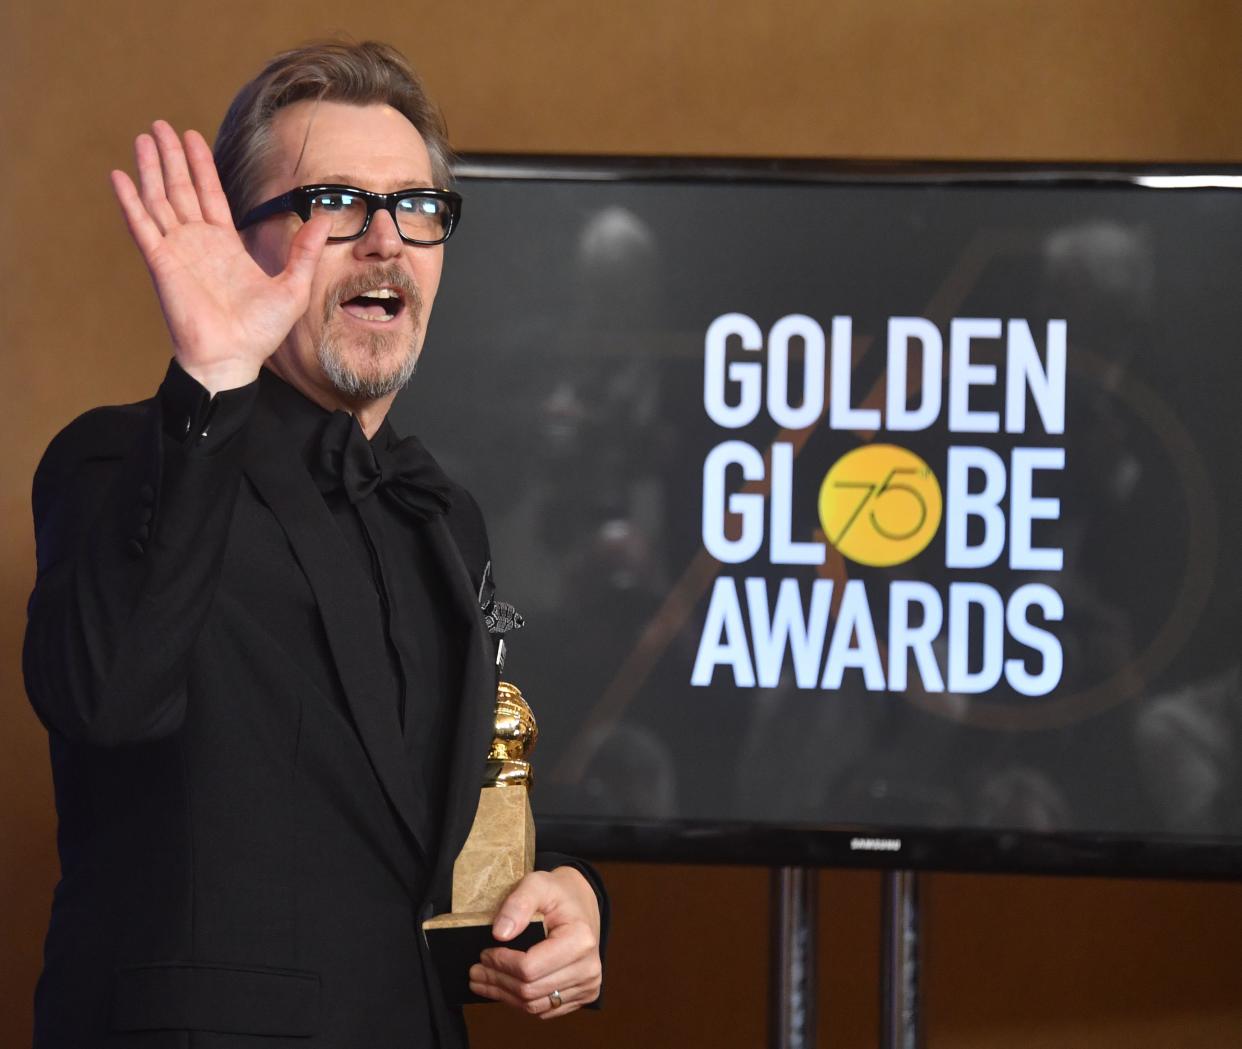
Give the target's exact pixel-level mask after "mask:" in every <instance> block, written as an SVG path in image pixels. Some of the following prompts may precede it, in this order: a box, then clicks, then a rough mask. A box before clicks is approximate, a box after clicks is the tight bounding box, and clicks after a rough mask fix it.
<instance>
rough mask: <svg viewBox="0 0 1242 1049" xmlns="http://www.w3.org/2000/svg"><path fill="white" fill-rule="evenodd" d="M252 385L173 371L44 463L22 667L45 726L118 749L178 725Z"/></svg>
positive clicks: (56, 446) (54, 449)
mask: <svg viewBox="0 0 1242 1049" xmlns="http://www.w3.org/2000/svg"><path fill="white" fill-rule="evenodd" d="M258 385H259V384H258V382H255V383H252V384H251V385H249V386H245V387H242V388H240V389H238V390H230V391H226V392H222V393H220V394H218V395H217V396H216V397H214V398H213V397H211V396H210V395H209V394H208V393H207V391H206V390H205V389H203V387H201V386H200V385H199V384H198V383H197V382H195V381H194V380H193V379H191V378H190V377H189V376H188V375H187V374H186V373H185V372H184V371H182V370H181V369H180V367H179V366H178V365H177V364H176V362H173V364H172V365H170V367H169V370H168V374H167V376H166V377H165V379H164V382H163V383H162V384H161V386H160V390H159V392H158V394H157V395H156V396H155V398H153V399H152V400H150V401H147V402H143V403H142V404H138V405H131V406H127V407H122V408H100V409H96V410H95V411H93V412H88V413H87V414H86V415H83V416H81V417H80V418H78V419H77V420H75V421H74V422H73V423H71V424H70V425H69V426H68V427H66V428H65V430H63V431H62V432H61V433H60V434H59V435H58V436H57V437H56V438H55V439H54V440H53V441H52V444H51V445H50V446H49V448H48V450H47V452H46V453H45V454H44V457H43V460H42V462H41V463H40V464H39V467H38V470H37V471H36V473H35V479H34V491H33V505H34V519H35V545H36V557H37V561H38V574H37V577H36V581H35V587H34V592H33V593H32V594H31V597H30V602H29V604H28V606H27V628H26V641H25V646H24V649H23V670H24V673H25V678H26V691H27V693H28V695H29V697H30V701H31V704H32V705H33V707H34V709H35V712H36V713H37V714H38V716H39V718H40V720H41V721H42V722H43V723H44V725H45V726H46V727H47V728H48V729H49V731H52V732H56V733H59V734H61V735H63V736H64V737H66V738H67V739H70V740H73V741H77V742H84V743H92V744H98V745H102V746H113V745H118V744H123V743H136V742H143V741H147V740H152V739H157V738H160V737H163V736H166V735H168V734H170V733H172V732H174V731H176V729H177V728H178V727H179V726H180V724H181V722H182V719H183V717H184V715H185V704H186V668H187V665H188V661H189V657H190V653H191V651H192V649H193V647H194V643H195V640H196V638H197V636H198V633H199V631H200V629H201V628H202V625H203V622H204V620H205V618H206V615H207V611H208V609H209V608H210V605H211V601H212V597H213V593H214V586H215V581H216V579H217V577H218V575H219V570H220V565H221V562H222V559H223V555H224V549H225V544H226V542H227V538H228V532H229V525H230V523H231V519H232V514H233V507H234V504H235V501H236V496H237V491H238V488H239V485H240V481H241V468H242V458H243V452H244V448H245V443H246V442H245V437H246V432H247V429H248V427H247V423H248V421H249V418H250V415H251V414H252V411H253V405H254V402H255V399H256V396H257V393H258Z"/></svg>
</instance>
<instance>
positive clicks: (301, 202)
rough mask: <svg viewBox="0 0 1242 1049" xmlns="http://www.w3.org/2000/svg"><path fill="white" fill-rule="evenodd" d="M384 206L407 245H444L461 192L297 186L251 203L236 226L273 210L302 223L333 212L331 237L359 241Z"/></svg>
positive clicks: (458, 213)
mask: <svg viewBox="0 0 1242 1049" xmlns="http://www.w3.org/2000/svg"><path fill="white" fill-rule="evenodd" d="M381 209H382V210H384V211H386V212H388V214H390V215H391V216H392V219H393V222H394V223H396V226H397V232H398V233H399V234H400V235H401V239H402V240H403V241H405V243H406V244H418V245H422V246H424V247H429V246H430V245H432V244H443V243H444V242H445V241H446V240H448V239H449V237H450V236H452V233H453V229H454V227H456V225H457V220H458V218H459V217H460V216H461V194H459V193H454V192H453V191H452V190H450V189H399V190H397V191H396V192H395V193H372V192H371V191H370V190H367V189H358V188H357V187H356V186H337V185H324V186H298V187H297V188H296V189H291V190H289V192H288V193H282V194H281V195H280V196H279V197H273V198H272V199H271V200H268V201H265V202H264V203H262V204H259V205H258V206H257V207H254V208H251V209H250V210H249V211H248V212H246V215H245V217H244V218H243V219H242V220H241V222H239V223H238V224H237V228H238V229H245V228H246V227H247V226H253V225H254V224H255V223H256V222H261V221H262V220H263V219H266V218H270V217H271V216H272V215H282V214H284V213H286V212H290V211H292V212H294V213H296V214H297V215H298V216H299V217H300V218H301V219H302V221H303V222H309V221H310V220H311V219H312V218H313V217H314V216H316V215H327V216H329V217H330V218H331V219H332V232H331V233H329V234H328V240H330V241H343V240H357V239H358V238H359V237H361V236H362V235H363V234H364V233H366V231H367V230H368V229H369V228H370V225H371V216H372V215H374V214H375V213H376V212H377V211H379V210H381Z"/></svg>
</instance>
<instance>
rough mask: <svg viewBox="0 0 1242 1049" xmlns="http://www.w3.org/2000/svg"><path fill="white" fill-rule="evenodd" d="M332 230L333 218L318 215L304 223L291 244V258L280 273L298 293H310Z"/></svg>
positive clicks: (285, 281) (281, 277) (282, 279)
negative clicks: (313, 278) (316, 269)
mask: <svg viewBox="0 0 1242 1049" xmlns="http://www.w3.org/2000/svg"><path fill="white" fill-rule="evenodd" d="M331 231H332V220H331V219H330V218H328V217H327V216H326V215H316V216H315V217H314V218H313V219H311V220H310V222H307V223H304V224H303V226H302V228H301V229H300V230H298V231H297V234H296V235H295V236H294V238H293V240H292V241H291V242H290V244H289V258H288V260H287V261H286V262H285V270H284V272H283V273H282V274H280V277H279V278H278V279H279V280H281V281H283V282H284V283H285V284H286V285H288V286H289V288H290V289H292V290H293V291H295V292H296V293H297V294H299V295H300V294H302V293H303V292H307V293H309V290H310V284H311V278H312V277H314V276H315V267H316V266H318V265H319V258H320V256H321V255H322V254H323V247H324V245H325V244H327V243H328V234H329V233H330V232H331Z"/></svg>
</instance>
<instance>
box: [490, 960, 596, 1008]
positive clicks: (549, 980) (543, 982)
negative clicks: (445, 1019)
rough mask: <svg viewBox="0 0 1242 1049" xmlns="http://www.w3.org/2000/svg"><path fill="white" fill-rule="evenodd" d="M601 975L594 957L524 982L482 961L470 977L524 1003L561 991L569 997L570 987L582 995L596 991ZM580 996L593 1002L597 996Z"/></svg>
mask: <svg viewBox="0 0 1242 1049" xmlns="http://www.w3.org/2000/svg"><path fill="white" fill-rule="evenodd" d="M601 975H602V974H601V971H600V965H599V959H598V958H594V957H593V958H580V959H576V960H575V961H574V962H572V963H571V964H569V965H566V966H565V967H564V968H561V969H557V970H556V971H554V972H550V973H546V974H543V975H541V976H539V977H538V978H536V979H533V980H522V979H520V978H518V977H516V976H512V975H510V974H509V973H506V972H501V971H499V970H497V969H495V968H492V967H491V966H488V965H487V964H486V963H484V962H482V961H480V962H478V963H477V964H475V965H473V966H471V967H470V973H469V978H470V982H471V983H477V984H479V985H481V986H484V987H490V988H495V989H496V990H497V991H499V992H503V993H505V994H508V995H510V996H512V997H514V998H516V999H521V1000H522V1001H524V1002H534V1001H538V1000H539V999H540V998H547V997H548V995H550V994H551V993H552V992H553V991H556V990H559V991H560V992H561V994H562V996H563V997H565V998H568V997H569V995H568V991H567V988H574V989H575V990H579V991H583V992H585V991H586V990H587V989H589V988H593V989H594V992H597V991H598V988H599V984H600V978H601ZM577 997H581V998H583V999H584V1000H592V999H594V997H595V993H591V994H590V995H589V997H588V996H586V995H585V994H580V995H577Z"/></svg>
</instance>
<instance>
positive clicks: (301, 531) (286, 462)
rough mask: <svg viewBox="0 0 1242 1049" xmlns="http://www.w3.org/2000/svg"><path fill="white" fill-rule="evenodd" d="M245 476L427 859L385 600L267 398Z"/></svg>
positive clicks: (379, 768) (361, 732)
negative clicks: (299, 576) (296, 567)
mask: <svg viewBox="0 0 1242 1049" xmlns="http://www.w3.org/2000/svg"><path fill="white" fill-rule="evenodd" d="M246 474H247V476H248V477H249V478H250V480H251V481H252V482H253V484H254V486H255V488H256V489H257V490H258V492H259V495H260V496H261V497H262V498H263V500H264V502H266V503H267V505H268V507H269V508H270V509H271V511H272V513H273V514H275V515H276V519H277V520H278V521H279V522H280V525H281V527H282V528H283V529H284V532H285V535H286V536H287V537H288V539H289V544H290V545H291V546H292V547H293V552H294V555H295V556H296V557H297V560H298V563H299V564H300V565H301V568H302V571H303V573H304V574H305V576H306V579H307V581H308V582H309V583H310V587H311V590H312V591H313V592H314V594H315V600H316V602H317V603H318V605H319V614H320V616H321V617H322V619H323V625H324V630H325V632H326V633H327V636H328V645H329V647H330V648H331V652H332V658H333V661H334V662H335V663H336V668H337V672H338V674H339V675H340V679H341V684H342V686H343V688H344V691H345V699H346V701H347V703H348V705H349V710H350V713H351V714H352V716H353V720H354V725H355V727H356V728H357V731H358V736H359V738H360V739H361V741H362V745H363V747H364V748H365V750H366V752H367V756H368V758H369V759H370V762H371V767H372V768H373V769H374V771H375V775H376V778H377V779H378V780H379V782H380V784H381V786H382V787H383V789H384V793H385V794H386V795H387V797H388V800H389V801H390V802H391V804H392V807H393V809H395V810H396V812H397V814H398V816H399V817H400V819H401V821H402V823H403V824H404V825H405V827H406V829H407V830H408V831H409V832H410V835H411V837H412V838H413V840H414V842H415V844H416V845H417V847H418V848H419V850H420V851H421V852H422V854H423V857H424V859H427V858H428V849H427V842H426V841H425V840H423V838H422V837H421V836H420V833H419V821H418V819H417V814H418V812H419V811H420V810H419V808H418V806H417V803H416V800H415V797H414V781H413V777H412V776H411V774H410V769H409V766H408V763H407V760H406V757H405V752H404V749H403V747H402V741H401V729H400V726H399V724H398V720H397V708H396V697H395V696H394V695H392V694H391V693H392V689H391V685H390V684H389V682H388V680H387V677H386V675H385V674H384V672H383V669H384V668H386V667H387V666H388V653H387V651H386V650H385V647H384V640H383V638H384V626H383V618H382V614H381V612H380V606H379V601H378V600H377V598H376V594H375V590H374V588H373V587H371V586H369V585H368V584H367V582H366V580H365V578H364V577H363V576H362V575H361V574H360V573H359V572H358V571H357V570H356V569H355V568H354V564H355V560H356V559H355V558H354V556H353V555H352V554H351V552H350V551H349V549H348V547H347V546H346V544H345V540H344V538H343V537H342V536H341V533H340V529H339V528H338V527H337V525H336V522H335V521H334V520H333V519H332V514H331V512H330V511H329V510H328V507H327V505H326V504H325V503H324V501H323V497H322V496H321V495H320V494H319V490H318V489H317V488H316V487H315V484H314V482H313V481H312V480H311V477H310V475H309V474H308V473H307V471H306V467H305V465H304V464H303V462H302V461H301V459H300V458H299V457H298V454H297V451H296V450H295V449H293V448H291V447H290V442H289V439H288V435H287V434H286V433H284V432H283V430H282V428H281V426H280V424H279V422H278V421H277V419H276V418H275V416H274V415H273V414H272V413H271V411H270V410H265V409H264V406H263V405H262V402H260V405H259V406H258V408H257V410H256V414H255V418H254V420H253V421H252V429H251V441H250V453H249V456H248V459H247V465H246Z"/></svg>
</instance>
